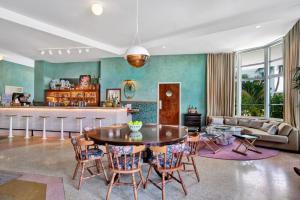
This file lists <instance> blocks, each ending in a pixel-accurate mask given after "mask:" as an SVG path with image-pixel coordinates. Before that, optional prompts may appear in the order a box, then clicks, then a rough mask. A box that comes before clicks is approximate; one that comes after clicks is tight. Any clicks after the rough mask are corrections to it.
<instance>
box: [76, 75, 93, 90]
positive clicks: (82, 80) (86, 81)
mask: <svg viewBox="0 0 300 200" xmlns="http://www.w3.org/2000/svg"><path fill="white" fill-rule="evenodd" d="M91 80H92V79H91V75H80V77H79V86H80V87H81V88H88V87H89V86H90V85H91Z"/></svg>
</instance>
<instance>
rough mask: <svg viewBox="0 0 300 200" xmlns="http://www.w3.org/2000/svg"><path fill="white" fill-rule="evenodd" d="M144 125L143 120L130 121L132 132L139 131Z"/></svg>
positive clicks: (129, 125)
mask: <svg viewBox="0 0 300 200" xmlns="http://www.w3.org/2000/svg"><path fill="white" fill-rule="evenodd" d="M142 126H143V122H141V121H130V122H128V127H129V128H130V130H131V131H132V132H138V131H139V130H140V129H141V128H142Z"/></svg>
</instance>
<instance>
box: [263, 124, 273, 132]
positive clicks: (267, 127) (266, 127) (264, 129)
mask: <svg viewBox="0 0 300 200" xmlns="http://www.w3.org/2000/svg"><path fill="white" fill-rule="evenodd" d="M272 126H274V125H273V124H271V123H264V124H263V126H262V127H261V128H260V130H262V131H265V132H268V130H269V129H270V128H271V127H272Z"/></svg>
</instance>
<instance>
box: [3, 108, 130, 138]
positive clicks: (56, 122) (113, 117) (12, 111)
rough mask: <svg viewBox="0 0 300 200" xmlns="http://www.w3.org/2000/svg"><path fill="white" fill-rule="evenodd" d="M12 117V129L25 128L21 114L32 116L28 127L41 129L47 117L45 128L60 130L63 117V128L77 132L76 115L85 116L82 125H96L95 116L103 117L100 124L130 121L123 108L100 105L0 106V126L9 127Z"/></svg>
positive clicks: (106, 124) (78, 122)
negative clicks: (44, 118)
mask: <svg viewBox="0 0 300 200" xmlns="http://www.w3.org/2000/svg"><path fill="white" fill-rule="evenodd" d="M8 115H16V116H15V117H13V129H25V128H26V120H25V119H24V117H22V116H32V117H31V118H30V119H29V120H30V121H29V129H33V130H43V118H41V116H49V118H47V123H46V124H47V126H46V129H47V130H48V131H58V132H59V131H60V128H61V124H60V123H61V120H60V119H58V118H57V117H66V118H65V119H64V130H65V131H66V132H79V129H80V121H79V120H78V119H76V117H77V118H78V117H85V118H84V119H83V121H82V124H83V127H91V128H93V127H97V126H99V121H98V120H96V118H104V119H103V120H102V126H110V125H114V124H123V123H127V122H129V121H131V114H129V115H128V113H127V109H125V108H102V107H82V108H81V107H46V106H45V107H35V106H31V107H0V128H1V129H9V124H10V119H9V117H8Z"/></svg>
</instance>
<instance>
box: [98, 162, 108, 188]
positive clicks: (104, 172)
mask: <svg viewBox="0 0 300 200" xmlns="http://www.w3.org/2000/svg"><path fill="white" fill-rule="evenodd" d="M99 163H100V168H101V170H102V172H103V174H104V177H105V180H106V183H107V184H108V183H109V180H108V178H107V174H106V171H105V169H104V166H103V162H102V160H101V159H100V160H99Z"/></svg>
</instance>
